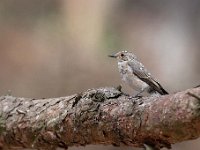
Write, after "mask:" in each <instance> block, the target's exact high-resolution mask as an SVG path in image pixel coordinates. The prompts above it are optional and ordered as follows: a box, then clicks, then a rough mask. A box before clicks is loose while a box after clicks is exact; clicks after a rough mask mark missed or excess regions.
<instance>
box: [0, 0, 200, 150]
mask: <svg viewBox="0 0 200 150" xmlns="http://www.w3.org/2000/svg"><path fill="white" fill-rule="evenodd" d="M120 50H129V51H132V52H134V53H135V54H136V55H137V56H138V58H139V59H140V60H141V61H142V62H143V64H145V66H146V67H147V68H148V70H150V72H151V73H152V74H153V75H154V76H155V77H156V78H158V80H159V81H160V82H161V84H162V85H163V86H164V87H165V88H166V89H167V90H168V91H169V92H176V91H180V90H184V89H187V88H191V87H194V86H196V85H198V84H200V76H199V74H200V1H199V0H193V1H188V0H165V1H160V0H126V1H124V0H109V1H108V0H42V1H41V0H29V1H28V0H18V1H16V0H1V1H0V68H1V72H0V94H1V95H5V94H6V93H7V91H8V90H11V91H12V94H13V95H14V96H19V97H31V98H43V97H45V98H48V97H60V96H67V95H71V94H74V93H77V92H81V91H85V90H87V89H88V88H95V87H103V86H117V85H119V84H121V80H120V77H119V73H118V70H117V65H116V61H114V60H113V59H110V58H108V57H107V55H108V54H111V53H114V52H117V51H120ZM123 89H124V90H125V91H129V93H130V92H131V90H130V89H129V88H128V87H127V86H126V85H124V84H123ZM102 148H104V149H107V150H120V149H127V150H128V149H132V148H126V147H120V148H115V147H112V146H86V147H84V148H80V147H79V148H70V149H71V150H75V149H81V150H84V149H87V150H93V149H99V150H100V149H102ZM199 148H200V140H194V141H190V142H183V143H180V144H175V145H173V150H190V149H193V150H198V149H199Z"/></svg>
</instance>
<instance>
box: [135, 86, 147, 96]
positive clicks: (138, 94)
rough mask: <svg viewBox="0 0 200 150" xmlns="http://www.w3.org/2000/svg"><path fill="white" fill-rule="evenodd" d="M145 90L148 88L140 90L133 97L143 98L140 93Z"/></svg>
mask: <svg viewBox="0 0 200 150" xmlns="http://www.w3.org/2000/svg"><path fill="white" fill-rule="evenodd" d="M145 90H146V88H144V89H142V90H140V91H139V92H138V93H137V94H135V95H133V96H132V97H133V98H141V97H142V95H140V94H141V93H143V92H144V91H145Z"/></svg>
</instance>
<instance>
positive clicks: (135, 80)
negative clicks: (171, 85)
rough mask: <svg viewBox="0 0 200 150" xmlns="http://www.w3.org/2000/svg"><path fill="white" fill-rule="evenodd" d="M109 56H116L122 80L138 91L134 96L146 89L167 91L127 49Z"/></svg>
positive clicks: (160, 92)
mask: <svg viewBox="0 0 200 150" xmlns="http://www.w3.org/2000/svg"><path fill="white" fill-rule="evenodd" d="M109 57H112V58H116V59H117V61H118V69H119V72H120V75H121V78H122V80H123V81H124V82H125V83H127V84H128V85H129V86H130V87H131V88H133V89H134V90H136V91H138V93H137V94H136V95H135V96H139V94H141V93H143V92H144V91H147V92H148V93H153V92H157V93H159V94H161V95H165V94H168V92H167V91H166V90H165V89H164V88H163V87H162V86H161V85H160V83H159V82H158V81H157V80H156V79H155V78H153V77H152V75H151V74H150V73H149V72H148V71H147V69H146V68H145V67H144V65H143V64H142V63H141V62H139V61H138V60H137V57H136V56H135V55H134V54H133V53H131V52H128V51H121V52H118V53H116V54H114V55H109Z"/></svg>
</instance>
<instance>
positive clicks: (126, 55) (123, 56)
mask: <svg viewBox="0 0 200 150" xmlns="http://www.w3.org/2000/svg"><path fill="white" fill-rule="evenodd" d="M108 56H109V57H112V58H117V60H118V61H129V60H133V59H137V57H136V56H135V55H134V54H133V53H131V52H128V51H120V52H117V53H116V54H113V55H108Z"/></svg>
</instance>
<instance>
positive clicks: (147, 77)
mask: <svg viewBox="0 0 200 150" xmlns="http://www.w3.org/2000/svg"><path fill="white" fill-rule="evenodd" d="M128 65H129V66H130V67H131V68H132V70H133V74H134V75H136V76H137V77H138V78H139V79H141V80H142V81H144V82H145V83H147V84H148V85H149V86H150V87H151V88H153V89H154V90H155V91H157V92H158V93H160V94H161V95H165V94H168V92H167V91H166V90H165V89H164V88H163V87H162V86H161V85H160V83H159V82H158V81H156V79H154V78H153V77H152V76H151V74H150V73H149V72H148V71H147V69H146V68H144V65H143V64H142V63H140V62H138V61H137V60H133V61H129V62H128Z"/></svg>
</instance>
